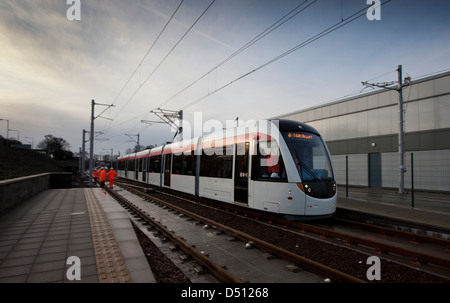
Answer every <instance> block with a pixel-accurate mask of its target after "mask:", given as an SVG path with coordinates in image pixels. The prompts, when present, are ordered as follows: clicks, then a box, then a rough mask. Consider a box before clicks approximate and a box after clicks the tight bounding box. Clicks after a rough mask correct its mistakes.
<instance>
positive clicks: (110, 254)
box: [84, 188, 133, 283]
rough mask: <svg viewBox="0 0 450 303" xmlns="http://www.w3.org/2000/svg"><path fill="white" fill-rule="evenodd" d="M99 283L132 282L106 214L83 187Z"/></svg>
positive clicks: (91, 194)
mask: <svg viewBox="0 0 450 303" xmlns="http://www.w3.org/2000/svg"><path fill="white" fill-rule="evenodd" d="M84 194H85V196H86V202H87V206H88V210H89V219H90V222H91V231H92V239H93V243H94V251H95V259H96V264H97V274H98V281H99V283H126V282H133V279H132V278H131V274H130V272H129V271H128V268H127V266H126V264H125V260H124V258H123V256H122V253H121V252H120V249H119V246H118V244H117V241H116V239H115V238H114V235H113V233H112V230H111V227H110V226H109V222H108V219H107V218H106V214H105V212H104V211H103V209H102V207H101V206H100V204H99V203H98V201H97V198H96V197H95V196H94V194H93V193H92V190H91V189H89V188H85V190H84Z"/></svg>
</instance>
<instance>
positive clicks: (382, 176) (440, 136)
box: [277, 72, 450, 192]
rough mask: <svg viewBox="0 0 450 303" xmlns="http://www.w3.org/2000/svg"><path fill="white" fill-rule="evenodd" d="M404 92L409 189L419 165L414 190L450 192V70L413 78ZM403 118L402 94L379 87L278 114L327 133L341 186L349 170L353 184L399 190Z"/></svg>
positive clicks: (405, 175)
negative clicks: (400, 104) (400, 109)
mask: <svg viewBox="0 0 450 303" xmlns="http://www.w3.org/2000/svg"><path fill="white" fill-rule="evenodd" d="M402 91H403V110H404V122H403V128H404V129H403V134H404V152H405V153H404V163H405V167H404V169H405V170H406V172H405V173H404V186H405V189H408V188H411V172H412V167H413V171H414V175H413V177H414V189H418V190H425V191H438V192H450V72H445V73H439V74H436V75H433V76H429V77H426V78H421V79H417V80H414V81H411V82H410V83H409V85H407V86H405V87H403V89H402ZM399 116H400V115H399V92H398V91H396V90H390V89H376V90H373V91H371V92H370V93H365V94H360V95H357V96H355V97H350V98H345V99H341V100H338V101H335V102H331V103H328V104H325V105H321V106H317V107H313V108H308V109H305V110H301V111H298V112H294V113H289V114H287V115H283V116H280V117H277V118H279V119H291V120H296V121H300V122H304V123H307V124H309V125H311V126H313V127H314V128H316V129H317V130H318V131H319V132H320V133H321V134H322V136H323V138H324V140H325V142H326V144H327V145H328V148H329V150H330V152H331V155H332V160H333V165H334V168H335V172H336V179H337V182H338V184H340V185H344V184H346V182H347V181H346V180H347V173H348V184H349V185H352V186H361V187H371V188H399V182H400V181H399V180H400V174H401V172H400V171H401V170H400V154H399V129H400V126H399V125H400V123H399V121H400V118H399ZM411 153H413V157H412V158H411ZM347 159H348V160H347ZM347 163H348V165H347ZM347 167H348V168H347Z"/></svg>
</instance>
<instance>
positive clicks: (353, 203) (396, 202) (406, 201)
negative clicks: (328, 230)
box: [337, 187, 450, 234]
mask: <svg viewBox="0 0 450 303" xmlns="http://www.w3.org/2000/svg"><path fill="white" fill-rule="evenodd" d="M338 190H339V191H338V203H337V207H338V211H339V208H340V209H346V210H355V211H359V212H365V213H368V214H372V215H377V216H382V217H386V218H391V219H395V220H401V221H404V222H410V223H417V225H423V226H429V227H430V228H433V229H437V230H440V231H442V232H446V233H448V234H450V194H444V193H442V194H440V193H431V192H416V193H415V194H414V203H413V202H412V194H411V192H407V194H403V195H399V194H398V193H397V192H396V190H389V189H379V188H349V193H348V197H347V196H346V189H345V187H339V189H338Z"/></svg>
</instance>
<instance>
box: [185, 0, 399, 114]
mask: <svg viewBox="0 0 450 303" xmlns="http://www.w3.org/2000/svg"><path fill="white" fill-rule="evenodd" d="M391 1H392V0H386V1H385V2H383V3H381V6H382V5H385V4H387V3H389V2H391ZM366 10H367V8H366V7H364V8H362V9H361V10H359V11H357V12H355V13H354V14H352V15H351V16H349V17H347V18H345V19H342V20H341V21H339V22H337V23H335V24H334V25H332V26H330V27H328V28H327V29H325V30H323V31H322V32H320V33H318V34H316V35H314V36H312V37H311V38H309V39H307V40H305V41H303V42H302V43H300V44H298V45H296V46H295V47H293V48H291V49H289V50H287V51H286V52H284V53H282V54H280V55H278V56H277V57H274V58H273V59H271V60H269V61H267V62H266V63H264V64H262V65H260V66H258V67H256V68H255V69H253V70H251V71H249V72H247V73H245V74H243V75H241V76H239V77H237V78H235V79H234V80H232V81H230V82H228V83H226V84H224V85H222V86H221V87H219V88H217V89H215V90H214V91H212V92H208V94H206V95H204V96H202V97H200V98H198V99H196V100H194V101H192V102H190V103H188V104H187V105H185V106H183V107H182V109H186V108H188V107H190V106H193V105H194V104H197V103H199V102H200V101H202V100H204V99H206V98H208V97H209V96H211V95H213V94H215V93H217V92H219V91H221V90H223V89H225V88H226V87H228V86H230V85H232V84H233V83H235V82H238V81H239V80H242V79H243V78H245V77H247V76H249V75H251V74H253V73H255V72H257V71H259V70H261V69H263V68H264V67H266V66H268V65H270V64H272V63H274V62H276V61H278V60H280V59H282V58H284V57H286V56H288V55H289V54H291V53H293V52H296V51H297V50H299V49H301V48H303V47H305V46H307V45H309V44H311V43H312V42H314V41H316V40H318V39H320V38H322V37H324V36H326V35H328V34H330V33H332V32H334V31H336V30H338V29H339V28H341V27H343V26H345V25H347V24H349V23H351V22H353V21H355V20H357V19H359V18H361V17H362V16H365V15H366Z"/></svg>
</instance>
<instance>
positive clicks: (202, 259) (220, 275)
mask: <svg viewBox="0 0 450 303" xmlns="http://www.w3.org/2000/svg"><path fill="white" fill-rule="evenodd" d="M105 189H106V191H107V192H108V193H109V194H111V195H112V196H113V197H114V198H116V199H117V200H119V201H120V202H122V203H124V204H125V205H126V206H128V207H129V208H131V209H132V211H134V212H135V213H137V214H138V215H139V216H140V217H141V218H142V219H144V220H145V221H147V222H149V223H150V224H151V225H153V226H154V227H155V228H156V229H158V230H159V231H160V232H162V233H163V234H164V235H165V236H166V237H168V238H169V239H170V241H171V242H172V243H174V244H176V245H177V246H178V247H179V248H180V249H181V250H183V251H184V252H185V253H187V254H189V255H190V256H192V258H193V259H194V260H195V261H197V262H198V263H199V264H201V265H202V266H204V267H206V268H207V269H208V270H209V272H210V273H211V274H212V275H213V276H214V277H215V278H217V279H218V280H219V281H221V282H225V283H244V282H246V281H244V280H242V279H239V278H237V277H235V276H233V275H232V274H231V273H230V272H228V271H227V270H225V269H224V268H223V267H222V266H220V265H218V264H216V263H215V262H213V261H212V260H211V259H209V258H208V257H206V256H204V255H203V254H201V252H199V251H198V250H196V249H195V248H193V247H192V246H191V245H189V243H187V242H186V241H184V240H183V239H181V238H180V237H178V236H176V235H175V234H174V233H172V232H170V231H169V230H168V229H167V228H165V227H164V226H163V225H162V224H160V223H159V222H157V221H155V220H153V219H152V218H151V217H150V216H149V215H148V214H147V213H145V212H144V211H142V210H141V209H139V207H137V206H136V205H134V204H133V203H131V202H130V201H128V200H127V199H126V198H124V197H122V196H121V195H119V194H118V193H116V192H115V191H113V190H111V189H109V188H106V187H105Z"/></svg>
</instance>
